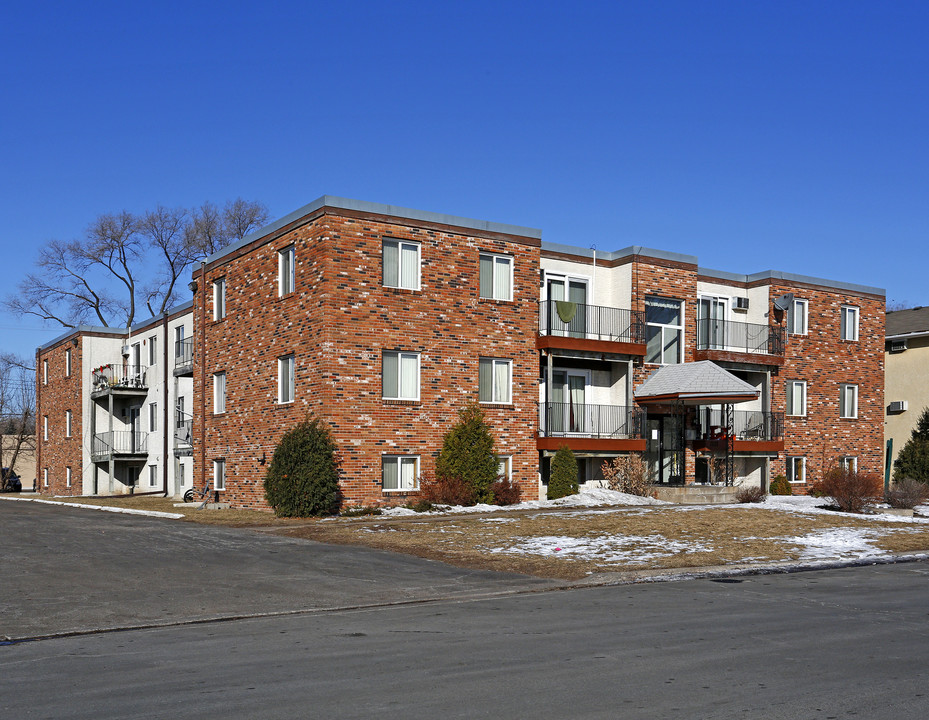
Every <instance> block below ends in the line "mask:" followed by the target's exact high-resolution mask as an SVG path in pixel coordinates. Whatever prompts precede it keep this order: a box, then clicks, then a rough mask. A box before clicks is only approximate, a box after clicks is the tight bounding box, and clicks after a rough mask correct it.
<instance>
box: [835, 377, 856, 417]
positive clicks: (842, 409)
mask: <svg viewBox="0 0 929 720" xmlns="http://www.w3.org/2000/svg"><path fill="white" fill-rule="evenodd" d="M849 393H851V407H848V406H849V402H848V395H849ZM846 410H849V411H850V412H851V414H848V413H847V412H846ZM839 417H840V418H842V419H844V420H855V419H856V418H857V417H858V386H857V385H852V384H850V383H843V384H842V385H840V386H839Z"/></svg>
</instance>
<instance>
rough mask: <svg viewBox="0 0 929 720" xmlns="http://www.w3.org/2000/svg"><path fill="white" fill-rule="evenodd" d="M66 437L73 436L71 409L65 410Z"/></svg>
mask: <svg viewBox="0 0 929 720" xmlns="http://www.w3.org/2000/svg"><path fill="white" fill-rule="evenodd" d="M65 437H71V411H70V410H65Z"/></svg>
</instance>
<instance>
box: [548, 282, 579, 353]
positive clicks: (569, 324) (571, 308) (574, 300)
mask: <svg viewBox="0 0 929 720" xmlns="http://www.w3.org/2000/svg"><path fill="white" fill-rule="evenodd" d="M546 297H547V298H548V299H549V301H550V302H549V303H548V316H549V317H548V327H549V329H550V330H551V334H552V335H568V336H570V337H581V338H582V337H586V336H587V281H586V280H577V279H572V278H566V277H550V278H548V279H547V283H546Z"/></svg>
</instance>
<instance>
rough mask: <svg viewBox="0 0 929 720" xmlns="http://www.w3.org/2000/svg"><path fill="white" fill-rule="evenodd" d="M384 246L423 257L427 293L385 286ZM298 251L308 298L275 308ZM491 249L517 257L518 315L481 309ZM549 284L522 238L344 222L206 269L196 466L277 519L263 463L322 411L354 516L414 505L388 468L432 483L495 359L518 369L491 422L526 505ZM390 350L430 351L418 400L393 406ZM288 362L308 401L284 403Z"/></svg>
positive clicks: (531, 488) (533, 482) (505, 308)
mask: <svg viewBox="0 0 929 720" xmlns="http://www.w3.org/2000/svg"><path fill="white" fill-rule="evenodd" d="M385 237H392V238H399V239H408V240H415V241H417V242H419V243H421V288H422V289H421V290H419V291H410V290H398V289H391V288H385V287H383V286H382V284H381V252H382V249H381V248H382V241H383V238H385ZM288 245H294V246H295V261H296V289H295V292H294V293H292V294H291V295H289V296H286V297H284V298H278V297H277V292H278V290H277V288H278V285H277V273H278V265H277V251H278V250H279V249H281V248H283V247H286V246H288ZM481 251H492V252H497V253H502V254H508V255H512V256H513V257H514V259H515V262H514V283H513V296H514V301H513V302H496V301H493V300H482V299H480V298H479V297H478V295H479V283H478V267H479V265H478V255H479V252H481ZM221 276H224V277H225V278H226V298H227V317H226V318H225V319H224V320H222V321H220V322H216V323H214V322H212V321H211V318H212V308H211V303H212V293H211V284H210V283H211V282H212V281H213V280H214V279H215V278H218V277H221ZM538 277H539V249H538V247H535V246H532V245H528V244H522V243H520V242H518V241H516V240H515V239H513V238H508V237H503V236H492V237H487V238H482V237H476V236H473V235H468V234H463V233H459V232H455V231H454V230H453V229H448V228H430V227H426V226H422V227H417V226H415V225H412V224H410V225H407V224H405V223H402V222H401V221H396V222H391V221H390V219H386V218H364V217H347V216H342V215H335V214H326V215H323V216H321V217H319V218H317V219H316V220H313V221H312V222H311V223H310V224H308V225H304V226H302V227H300V228H298V229H295V230H292V231H290V232H288V233H286V234H284V235H283V236H281V237H279V238H277V239H275V240H273V241H271V242H269V243H267V244H265V245H262V246H259V247H257V248H254V249H252V250H251V251H250V252H247V253H244V254H242V255H240V256H239V257H235V258H234V259H232V260H231V261H230V262H228V263H226V264H225V265H221V266H219V267H216V268H208V269H207V278H206V283H203V284H204V288H202V289H201V290H198V293H197V298H196V299H195V313H194V317H195V336H196V335H197V333H198V332H199V331H200V327H201V326H204V327H205V334H204V342H205V350H206V362H205V365H204V364H201V361H200V352H201V350H200V347H199V340H198V341H197V343H198V344H197V347H196V348H195V356H196V363H195V367H196V370H195V377H194V392H195V396H196V397H197V398H199V399H201V400H205V406H204V407H205V411H206V412H205V413H204V415H203V417H204V418H205V420H206V439H205V447H206V452H205V455H204V454H202V451H201V448H202V447H203V445H201V443H200V442H199V441H198V438H199V433H200V424H199V422H196V421H195V425H194V435H195V446H194V447H195V451H194V460H195V468H196V469H197V471H199V470H200V468H201V467H202V466H201V462H202V461H203V460H204V459H205V460H206V463H205V466H206V467H205V470H206V476H207V478H208V479H209V478H211V475H212V463H211V461H212V460H213V459H214V458H217V457H224V458H225V459H226V472H227V483H226V487H227V490H226V492H225V493H223V499H225V500H228V501H230V502H232V503H233V504H234V505H235V506H238V507H265V504H264V499H263V488H262V481H263V478H264V473H265V472H266V470H267V465H261V464H259V463H258V462H257V461H256V459H255V458H260V457H262V456H263V455H264V456H265V457H266V458H267V459H268V461H269V462H270V458H271V455H272V453H273V450H274V447H275V445H276V443H277V441H278V439H279V438H280V436H281V435H282V434H283V433H284V431H285V430H286V429H288V428H290V427H292V426H293V425H295V424H296V423H297V422H299V421H300V420H302V419H303V418H304V417H305V416H306V413H307V412H308V411H313V412H316V413H318V414H319V415H321V416H322V417H323V418H324V419H326V420H327V421H328V422H329V423H330V424H331V426H332V428H333V431H334V435H335V438H336V442H337V446H338V456H339V461H340V468H341V478H342V479H341V485H342V491H343V494H344V497H345V502H346V503H347V504H358V503H384V502H388V503H389V502H398V501H403V500H404V498H403V497H402V496H399V495H398V494H397V493H385V492H383V491H382V490H381V488H380V481H381V456H382V455H383V454H409V455H419V456H420V471H421V472H431V471H432V470H433V469H434V460H435V456H436V454H437V453H438V450H439V449H440V447H441V443H442V436H443V434H444V433H445V432H446V431H447V430H448V428H449V427H450V426H451V425H452V424H453V422H454V421H455V419H456V413H457V410H458V409H459V408H460V407H462V406H463V405H464V403H466V402H467V401H469V400H473V401H477V399H478V359H479V357H481V356H487V357H496V358H507V359H511V360H512V361H513V364H512V367H513V392H512V400H513V402H512V404H511V405H507V406H490V407H486V410H487V415H488V418H489V420H490V423H491V425H492V427H493V429H494V432H495V434H496V438H497V450H498V452H499V453H501V454H512V455H513V477H514V480H516V481H517V482H519V483H520V486H521V487H522V490H523V496H524V497H529V498H535V497H536V488H537V471H538V453H537V451H536V449H535V430H536V412H537V409H536V402H537V393H538V389H537V388H538V385H537V382H538V381H537V378H538V356H537V353H536V352H535V349H534V348H535V345H534V342H535V334H536V327H537V313H538V310H537V297H538V282H539V280H538ZM203 289H206V291H207V293H206V301H207V302H206V305H207V307H206V318H207V320H206V323H205V324H204V323H203V322H202V318H201V310H200V303H201V302H202V300H203V299H204V298H203V296H202V294H201V293H202V291H203ZM384 350H404V351H413V352H419V353H420V400H419V401H418V402H397V401H389V400H383V399H382V387H381V360H382V352H383V351H384ZM289 353H293V354H294V356H295V365H296V372H295V374H296V399H295V402H294V403H293V404H289V405H279V404H277V382H278V379H277V378H278V370H277V358H278V357H280V356H282V355H285V354H289ZM201 367H203V368H205V375H206V382H205V383H204V382H203V379H202V378H201V370H200V368H201ZM220 370H224V371H225V372H226V373H227V412H226V414H225V415H223V416H214V415H213V414H212V379H211V376H212V373H214V372H217V371H220ZM204 389H205V390H206V392H205V393H204V392H203V390H204Z"/></svg>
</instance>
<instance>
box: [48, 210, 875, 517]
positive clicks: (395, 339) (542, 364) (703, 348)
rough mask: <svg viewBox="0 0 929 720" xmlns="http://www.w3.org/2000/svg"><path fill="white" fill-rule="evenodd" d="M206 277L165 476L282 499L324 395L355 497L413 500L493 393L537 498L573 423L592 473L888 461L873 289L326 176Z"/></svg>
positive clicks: (347, 495) (799, 482) (752, 474)
mask: <svg viewBox="0 0 929 720" xmlns="http://www.w3.org/2000/svg"><path fill="white" fill-rule="evenodd" d="M193 285H194V286H195V287H196V290H195V291H194V297H193V305H192V307H189V308H186V309H185V310H184V311H183V312H185V313H187V315H186V316H185V317H187V318H188V319H189V320H190V321H192V325H193V334H192V345H191V338H187V340H186V341H185V342H186V346H187V347H188V352H190V353H192V356H193V363H192V371H191V372H192V388H191V395H192V399H191V404H190V406H189V407H190V408H191V412H192V417H191V418H190V420H191V422H190V426H189V429H190V435H189V438H190V447H191V449H192V458H187V461H188V462H189V465H183V471H184V472H185V473H186V471H187V470H188V469H189V470H190V474H189V475H188V474H185V475H183V479H182V481H180V482H178V481H172V482H171V483H170V486H168V485H166V486H165V487H167V488H168V491H169V494H171V493H173V494H175V495H177V494H179V493H180V492H181V490H182V489H183V488H184V487H186V486H188V485H189V483H190V482H194V483H195V484H197V485H200V484H202V483H204V482H208V483H211V484H212V486H213V487H214V488H215V489H216V490H217V491H218V492H219V493H220V495H221V497H222V499H223V500H225V501H228V502H231V503H232V504H233V506H236V507H265V504H264V500H263V487H262V481H263V478H264V474H265V472H266V470H267V463H268V462H269V460H270V458H271V455H272V454H273V451H274V448H275V446H276V444H277V442H278V440H279V438H280V437H281V435H282V434H283V433H284V432H285V431H286V430H287V429H288V428H290V427H293V425H295V424H296V423H297V422H299V421H300V420H302V419H303V418H304V417H306V415H307V413H309V412H313V413H316V414H318V415H320V416H321V417H323V418H324V419H325V420H326V421H327V422H328V423H329V424H330V425H331V427H332V429H333V433H334V437H335V440H336V444H337V448H338V457H339V463H340V472H341V486H342V492H343V496H344V501H345V503H346V504H371V503H395V502H404V501H405V500H406V499H407V498H408V497H409V496H411V495H415V493H416V491H417V487H418V485H417V482H418V478H419V476H421V475H422V474H424V473H429V472H432V471H433V470H434V467H435V458H436V456H437V454H438V451H439V449H440V447H441V442H442V436H443V434H444V433H445V432H446V431H447V430H448V428H449V427H450V426H451V425H452V424H453V422H454V421H455V419H456V415H457V411H458V410H459V409H460V408H461V407H463V406H464V405H465V404H466V403H468V402H478V403H480V404H481V406H482V407H483V408H484V409H485V410H486V413H487V416H488V419H489V422H490V424H491V426H492V428H493V431H494V434H495V436H496V439H497V452H498V453H499V454H500V456H501V459H502V462H501V472H503V473H506V474H508V475H510V476H511V477H512V479H513V480H514V481H515V482H517V483H519V485H520V488H521V491H522V495H523V497H524V498H529V499H531V498H535V497H538V496H539V495H540V494H544V483H545V482H546V481H547V473H548V462H549V458H550V457H551V456H552V455H553V454H554V452H555V451H556V450H557V448H558V447H559V446H560V445H562V444H567V445H568V446H570V447H571V448H572V449H573V450H574V451H575V453H576V454H577V455H578V457H579V458H580V461H581V462H580V472H581V480H582V481H585V482H597V481H598V480H599V467H600V464H601V463H602V461H603V460H604V459H606V458H609V457H614V456H616V455H617V454H621V453H625V452H643V453H645V457H646V458H647V459H648V460H649V462H650V463H651V465H652V467H653V469H654V471H655V479H656V482H657V483H658V484H661V485H667V486H675V485H678V486H685V485H692V484H693V483H695V482H698V483H709V482H728V483H741V484H757V485H763V486H765V485H766V484H767V483H768V482H769V480H770V478H771V477H773V476H774V475H778V474H785V475H787V476H788V477H789V478H790V480H791V481H792V482H793V483H794V484H795V487H796V488H797V491H803V490H804V489H805V488H806V486H807V484H808V482H809V481H810V480H812V479H814V478H815V477H817V476H818V474H819V473H821V472H822V470H823V468H827V467H831V466H834V465H837V464H846V465H851V466H855V467H857V468H859V469H860V470H865V471H869V472H880V469H881V464H882V447H883V362H884V360H883V344H882V343H883V337H884V293H883V291H882V290H879V289H876V288H870V287H864V286H859V285H853V284H849V283H844V282H836V281H829V280H821V279H816V278H810V277H805V276H802V275H793V274H786V273H779V272H766V273H758V274H755V275H737V274H733V273H728V272H721V271H715V270H709V269H706V268H701V267H699V265H698V262H697V258H696V257H694V256H690V255H679V254H674V253H667V252H662V251H657V250H650V249H647V248H641V247H630V248H626V249H624V250H619V251H616V252H612V253H595V252H593V251H590V250H585V249H581V248H577V247H573V246H566V245H556V244H553V243H543V242H542V241H541V232H540V231H538V230H533V229H530V228H523V227H516V226H511V225H503V224H497V223H490V222H485V221H479V220H471V219H466V218H460V217H452V216H446V215H440V214H435V213H428V212H421V211H416V210H408V209H404V208H397V207H394V206H388V205H379V204H374V203H367V202H359V201H354V200H345V199H342V198H333V197H328V196H325V197H322V198H320V199H318V200H317V201H315V202H313V203H311V204H309V205H307V206H305V207H303V208H301V209H299V210H297V211H296V212H294V213H291V214H290V215H288V216H287V217H284V218H282V219H281V220H279V221H277V222H275V223H272V224H271V225H269V226H267V227H265V228H262V229H261V230H259V231H258V232H256V233H254V234H252V235H250V236H248V237H246V238H244V239H243V240H242V241H240V242H238V243H236V244H234V245H232V246H230V247H228V248H225V249H224V250H222V251H220V252H218V253H216V254H215V255H213V256H211V257H209V258H207V259H206V260H205V262H204V263H203V264H202V266H201V267H199V268H198V269H197V270H196V272H195V273H194V283H193ZM152 327H154V325H152ZM87 334H88V333H87V331H84V332H83V333H81V332H76V333H72V334H70V335H66V336H62V338H58V339H56V341H53V343H50V344H49V345H47V346H44V347H43V348H40V350H39V361H40V363H41V362H44V361H46V360H47V361H48V362H49V363H50V365H49V372H50V373H51V377H50V379H49V384H48V385H45V386H43V387H42V388H41V390H42V392H41V393H40V401H39V402H40V411H39V413H38V416H39V418H40V422H41V419H42V417H43V414H51V415H52V416H53V417H57V415H60V414H61V412H62V411H63V410H64V406H63V405H62V403H65V404H67V403H71V404H75V403H77V402H78V399H79V398H80V397H81V396H82V395H83V394H87V395H88V397H87V398H85V399H84V400H82V401H81V402H83V403H84V405H88V403H90V402H91V400H90V398H89V395H90V394H93V393H92V392H91V391H89V389H88V388H86V387H83V386H81V387H78V385H77V384H75V383H74V382H71V383H68V382H65V381H64V379H63V377H62V376H61V372H60V368H58V365H60V364H61V363H62V362H63V360H62V358H61V357H60V356H61V355H62V352H63V351H64V350H66V349H67V345H68V342H72V341H73V339H75V338H76V340H77V345H73V347H74V349H75V351H77V349H78V348H80V347H82V343H83V342H86V339H85V336H87ZM141 334H144V332H143V331H142V330H140V331H139V332H136V331H135V330H134V331H133V336H134V337H139V336H140V335H141ZM114 342H116V344H119V343H125V342H126V340H125V338H123V339H120V340H118V341H114ZM72 361H73V360H72ZM130 364H131V363H130ZM89 367H90V366H88V368H89ZM185 367H189V365H188V366H185ZM163 370H164V368H162V369H161V370H159V372H162V373H163ZM41 372H42V370H41V367H40V373H41ZM149 372H151V371H149ZM40 381H41V377H40ZM93 402H97V404H98V405H99V404H100V401H99V399H98V400H93ZM108 402H109V401H108ZM135 405H136V406H138V403H137V402H136V403H135ZM107 408H109V406H107ZM97 412H98V413H99V412H100V410H99V409H98V410H97ZM98 417H105V418H106V419H107V422H109V421H110V418H115V417H121V416H120V414H119V412H116V413H115V415H114V413H113V412H107V413H104V414H103V415H102V416H98ZM127 417H130V418H131V417H132V415H131V413H130V414H129V415H127ZM85 422H86V419H85ZM96 422H97V427H98V428H99V427H100V424H99V423H100V420H99V419H98V420H97V421H96ZM114 422H116V425H114V427H116V426H119V427H120V428H121V427H122V425H120V424H119V422H118V421H115V420H114ZM107 427H108V428H109V425H108V426H107ZM39 434H40V437H39V445H40V448H43V447H44V448H46V450H45V454H44V455H43V454H42V450H41V449H40V460H39V467H46V466H47V467H48V468H49V469H50V470H51V477H52V479H51V480H50V483H49V485H48V486H47V487H46V488H44V489H46V490H47V491H49V492H64V491H65V490H66V489H65V488H63V487H62V486H61V484H60V482H59V483H58V484H55V481H57V479H58V477H59V476H60V475H61V474H62V468H63V467H64V466H63V465H62V463H63V462H64V459H63V458H64V457H65V456H67V457H71V456H72V455H73V453H74V452H75V451H74V450H65V449H64V448H69V447H70V445H68V444H67V443H66V442H64V441H63V440H62V441H61V442H58V440H59V439H60V438H59V436H57V435H55V436H54V437H55V438H56V442H55V443H52V444H54V445H55V446H56V447H55V449H53V448H52V447H50V443H49V442H47V441H43V439H42V434H41V425H40V430H39ZM53 435H54V434H53ZM132 460H133V462H134V463H135V466H134V467H139V458H133V459H132ZM146 462H147V463H148V464H149V465H151V464H152V463H151V462H149V461H146ZM144 464H145V463H143V465H144ZM94 465H95V467H96V470H95V472H96V473H97V475H98V477H106V478H109V477H112V474H109V473H108V472H106V473H105V472H104V468H103V464H102V463H101V462H96V463H94ZM109 467H110V465H109V461H107V464H106V468H107V471H108V469H109ZM114 472H116V471H115V470H114ZM149 472H151V471H149ZM175 472H177V465H175ZM41 484H42V483H40V485H41ZM94 487H95V488H96V490H97V491H103V490H102V489H101V487H100V484H99V482H98V484H97V485H96V486H93V485H92V484H91V483H90V481H88V479H87V478H86V477H85V480H84V485H83V489H84V492H85V493H88V492H89V491H90V490H91V489H92V488H94ZM126 487H128V486H126V485H125V484H122V485H121V484H120V483H119V482H117V483H116V484H115V485H114V484H110V485H108V486H107V488H106V490H108V491H110V492H120V491H124V490H125V488H126Z"/></svg>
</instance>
